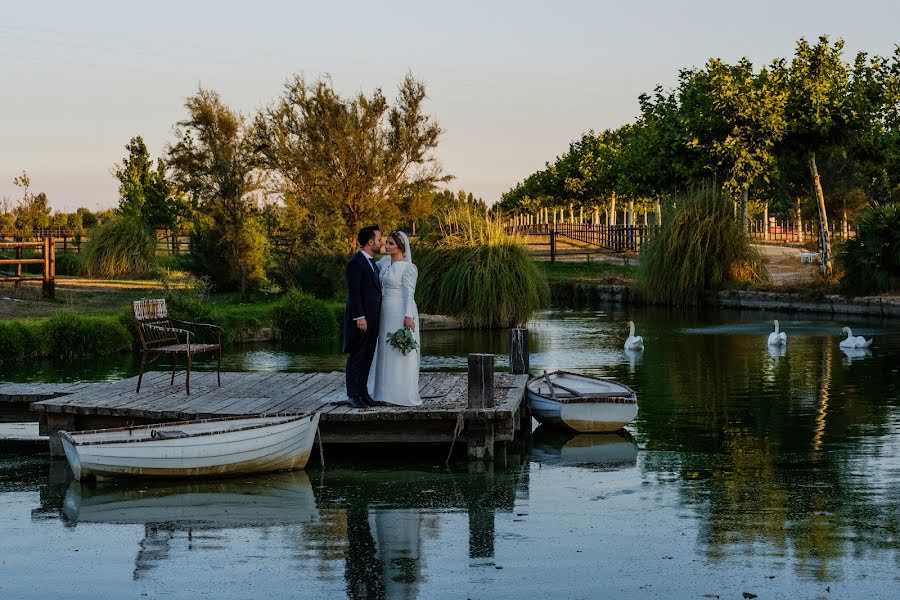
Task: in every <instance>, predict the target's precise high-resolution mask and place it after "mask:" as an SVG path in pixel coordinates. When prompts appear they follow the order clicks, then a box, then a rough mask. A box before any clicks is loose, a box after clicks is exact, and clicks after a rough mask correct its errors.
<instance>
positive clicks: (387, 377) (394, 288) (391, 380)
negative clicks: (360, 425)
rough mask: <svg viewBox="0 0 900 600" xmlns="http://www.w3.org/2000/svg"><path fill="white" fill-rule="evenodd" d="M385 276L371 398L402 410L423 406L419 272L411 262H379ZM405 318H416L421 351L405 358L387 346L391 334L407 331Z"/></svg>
mask: <svg viewBox="0 0 900 600" xmlns="http://www.w3.org/2000/svg"><path fill="white" fill-rule="evenodd" d="M378 272H379V274H380V276H381V325H380V326H379V329H378V346H377V347H376V349H375V359H374V360H373V361H372V370H371V372H370V373H369V394H371V395H372V397H373V398H374V399H375V400H378V401H380V402H386V403H388V404H396V405H399V406H419V405H421V404H422V398H420V397H419V358H420V353H419V350H420V349H421V342H420V341H419V339H420V338H419V309H418V308H417V307H416V300H415V293H416V280H417V279H418V277H419V270H418V269H417V268H416V265H414V264H413V263H411V262H408V261H405V260H401V261H396V262H392V261H391V257H390V256H385V257H384V258H382V259H381V260H379V261H378ZM404 317H412V318H413V321H415V324H416V329H415V331H414V332H413V335H414V337H415V339H416V342H417V343H419V349H416V350H412V351H410V352H409V353H407V354H406V356H404V355H403V353H402V352H400V351H399V350H397V349H396V348H394V347H393V346H391V345H390V344H388V343H387V336H388V334H391V333H394V332H395V331H397V330H398V329H402V328H403V319H404Z"/></svg>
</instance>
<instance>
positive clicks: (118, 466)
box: [59, 413, 319, 479]
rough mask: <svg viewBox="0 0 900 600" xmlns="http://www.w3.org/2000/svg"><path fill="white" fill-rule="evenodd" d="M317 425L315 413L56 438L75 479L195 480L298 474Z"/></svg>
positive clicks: (64, 434) (98, 431) (76, 433)
mask: <svg viewBox="0 0 900 600" xmlns="http://www.w3.org/2000/svg"><path fill="white" fill-rule="evenodd" d="M318 424H319V415H318V413H316V414H313V415H279V416H271V417H228V418H223V419H203V420H199V421H181V422H176V423H161V424H158V425H144V426H140V427H117V428H115V429H95V430H91V431H74V432H66V431H60V432H59V435H60V438H61V439H62V444H63V448H64V449H65V452H66V458H67V459H68V461H69V466H71V467H72V472H73V473H75V479H83V478H85V477H92V476H100V477H103V476H109V475H132V476H144V477H200V476H216V475H236V474H242V473H262V472H267V471H281V470H286V469H302V468H303V467H305V466H306V461H307V460H308V459H309V453H310V450H311V449H312V444H313V440H314V439H315V435H316V430H317V428H318Z"/></svg>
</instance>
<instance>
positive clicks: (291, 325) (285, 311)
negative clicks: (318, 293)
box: [272, 290, 338, 342]
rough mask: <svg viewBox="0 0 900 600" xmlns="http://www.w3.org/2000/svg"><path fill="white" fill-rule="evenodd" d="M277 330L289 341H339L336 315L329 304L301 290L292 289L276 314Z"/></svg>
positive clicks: (274, 317) (275, 310)
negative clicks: (336, 339) (337, 338)
mask: <svg viewBox="0 0 900 600" xmlns="http://www.w3.org/2000/svg"><path fill="white" fill-rule="evenodd" d="M272 316H273V319H274V321H275V327H277V328H278V330H279V331H280V332H281V338H282V339H283V340H284V341H287V342H302V341H306V340H324V339H335V338H336V337H337V335H338V326H337V323H336V321H335V318H334V317H335V312H334V309H333V308H331V307H330V306H329V305H328V304H327V303H325V302H323V301H322V300H319V299H317V298H315V297H313V296H310V295H309V294H304V293H303V292H301V291H299V290H290V291H288V293H287V294H285V295H284V298H283V299H282V300H281V302H279V303H278V305H276V306H275V309H274V310H273V313H272Z"/></svg>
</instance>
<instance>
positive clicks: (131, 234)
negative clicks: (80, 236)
mask: <svg viewBox="0 0 900 600" xmlns="http://www.w3.org/2000/svg"><path fill="white" fill-rule="evenodd" d="M155 257H156V234H155V233H154V232H153V231H152V230H151V229H148V228H147V227H146V226H145V225H144V224H143V223H141V222H140V221H138V220H137V219H133V218H128V217H119V218H116V219H111V220H109V221H107V222H105V223H103V224H102V225H99V226H97V227H95V228H94V229H93V230H91V240H90V242H88V244H87V246H86V247H85V249H84V258H83V262H82V269H83V270H84V274H85V275H87V276H88V277H100V278H111V277H138V276H141V275H146V274H148V273H152V272H153V271H154V270H155V269H156V263H155Z"/></svg>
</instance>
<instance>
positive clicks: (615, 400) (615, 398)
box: [525, 371, 637, 404]
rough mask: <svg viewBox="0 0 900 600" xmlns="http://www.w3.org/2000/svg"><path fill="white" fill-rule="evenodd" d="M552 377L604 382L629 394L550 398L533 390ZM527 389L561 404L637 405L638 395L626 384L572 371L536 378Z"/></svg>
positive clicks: (528, 384) (612, 393) (556, 372)
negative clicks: (564, 376) (540, 382)
mask: <svg viewBox="0 0 900 600" xmlns="http://www.w3.org/2000/svg"><path fill="white" fill-rule="evenodd" d="M550 375H573V376H575V377H581V378H583V379H590V380H594V381H603V382H607V383H612V384H614V385H617V386H619V387H621V388H623V389H624V390H626V391H627V393H616V392H609V393H605V394H601V393H598V394H585V395H583V396H556V397H553V396H550V395H549V394H543V393H541V392H538V391H537V390H534V389H532V388H531V386H532V384H536V383H537V382H539V381H542V380H547V379H548V378H549V376H550ZM547 383H548V384H549V385H553V384H552V382H550V381H547ZM525 389H526V390H527V391H528V393H530V394H534V395H535V396H538V397H540V398H541V399H542V400H546V401H548V402H557V403H559V404H591V403H595V402H604V403H606V404H637V393H636V392H635V391H634V390H633V389H631V388H630V387H628V386H627V385H625V384H624V383H619V382H618V381H616V380H614V379H607V378H605V377H594V376H592V375H583V374H581V373H573V372H571V371H553V372H552V373H547V374H546V375H541V376H540V377H535V378H534V379H532V380H531V381H529V382H528V383H527V384H526V385H525Z"/></svg>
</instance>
